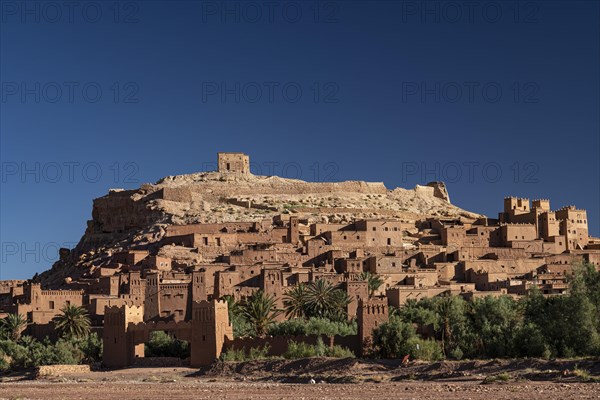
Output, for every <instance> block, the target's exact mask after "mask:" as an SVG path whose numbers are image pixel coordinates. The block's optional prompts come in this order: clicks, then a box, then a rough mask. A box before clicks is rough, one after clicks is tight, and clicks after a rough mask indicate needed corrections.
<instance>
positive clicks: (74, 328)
mask: <svg viewBox="0 0 600 400" xmlns="http://www.w3.org/2000/svg"><path fill="white" fill-rule="evenodd" d="M60 312H61V313H60V314H59V315H57V316H56V317H54V323H55V327H56V330H57V331H58V332H59V334H60V336H62V337H65V338H74V337H84V336H87V335H88V334H89V333H90V325H91V323H90V317H89V316H88V313H87V311H86V310H85V308H83V307H79V306H76V305H71V304H66V305H65V306H63V308H61V309H60Z"/></svg>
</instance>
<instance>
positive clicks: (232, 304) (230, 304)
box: [222, 295, 252, 337]
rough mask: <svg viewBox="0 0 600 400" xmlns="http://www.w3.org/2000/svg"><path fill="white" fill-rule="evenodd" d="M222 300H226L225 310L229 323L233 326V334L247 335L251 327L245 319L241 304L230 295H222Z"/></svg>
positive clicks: (235, 335) (238, 335) (237, 335)
mask: <svg viewBox="0 0 600 400" xmlns="http://www.w3.org/2000/svg"><path fill="white" fill-rule="evenodd" d="M222 300H225V301H226V302H227V312H228V313H229V323H230V324H231V326H232V328H233V336H234V337H244V336H248V335H249V334H250V333H251V332H252V327H251V326H250V324H249V323H248V321H246V317H245V316H244V310H243V307H242V304H241V303H240V302H237V301H235V298H234V297H233V296H231V295H226V296H223V297H222Z"/></svg>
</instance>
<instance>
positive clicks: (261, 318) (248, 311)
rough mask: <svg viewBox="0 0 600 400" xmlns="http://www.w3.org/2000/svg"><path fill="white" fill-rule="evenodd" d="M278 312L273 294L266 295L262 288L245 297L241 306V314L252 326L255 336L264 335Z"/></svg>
mask: <svg viewBox="0 0 600 400" xmlns="http://www.w3.org/2000/svg"><path fill="white" fill-rule="evenodd" d="M280 312H281V311H280V310H277V307H276V305H275V296H272V295H268V294H266V293H265V292H263V291H262V290H259V291H258V292H256V293H254V294H253V295H252V296H250V297H249V298H247V299H246V301H245V302H244V304H243V306H242V314H243V315H244V317H245V318H246V320H247V321H248V323H250V325H251V326H252V328H253V330H254V333H255V334H256V336H264V334H265V333H266V332H267V329H268V328H269V326H270V325H271V324H273V322H274V321H275V318H276V317H277V316H278V315H279V314H280Z"/></svg>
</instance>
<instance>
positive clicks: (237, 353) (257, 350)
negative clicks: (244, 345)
mask: <svg viewBox="0 0 600 400" xmlns="http://www.w3.org/2000/svg"><path fill="white" fill-rule="evenodd" d="M269 349H270V346H269V344H266V345H264V346H263V347H252V348H251V349H250V351H248V353H246V349H229V350H227V351H226V352H224V353H222V354H221V360H222V361H252V360H262V359H265V358H268V355H269Z"/></svg>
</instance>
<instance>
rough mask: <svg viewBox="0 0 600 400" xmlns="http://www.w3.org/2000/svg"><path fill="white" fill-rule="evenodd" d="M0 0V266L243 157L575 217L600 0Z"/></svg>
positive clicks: (21, 268)
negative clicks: (136, 199) (181, 178)
mask: <svg viewBox="0 0 600 400" xmlns="http://www.w3.org/2000/svg"><path fill="white" fill-rule="evenodd" d="M67 4H69V5H65V3H63V2H46V1H27V2H26V3H25V2H22V1H6V0H2V1H1V2H0V45H1V48H0V74H1V77H0V81H1V83H2V87H1V96H2V97H1V99H0V107H1V109H0V133H1V150H0V155H1V165H2V171H1V172H2V174H1V179H2V180H1V185H2V186H1V194H0V198H1V204H0V219H1V227H0V228H1V239H0V241H1V243H2V256H1V278H2V279H12V278H29V277H31V276H32V275H33V274H34V273H36V272H41V271H43V270H45V269H47V268H49V267H50V265H51V264H52V262H53V261H54V260H55V259H56V252H57V248H58V247H60V246H66V247H72V246H73V245H74V244H75V243H76V242H77V241H78V240H79V238H80V237H81V235H82V234H83V232H84V230H85V226H86V220H88V219H90V218H91V209H92V199H93V198H96V197H99V196H102V195H104V194H105V193H106V192H107V191H108V189H109V188H113V187H125V188H134V187H138V186H139V185H140V184H141V183H144V182H155V181H156V180H158V179H159V178H161V177H163V176H167V175H175V174H183V173H191V172H196V171H201V170H206V169H210V168H211V167H212V166H214V162H215V159H216V153H217V152H218V151H243V152H246V153H248V154H249V155H250V157H251V162H252V164H253V166H252V169H253V171H254V172H255V173H263V174H268V173H269V172H271V173H274V174H277V175H282V176H286V177H291V178H301V179H305V180H311V181H314V180H347V179H361V180H367V181H383V182H385V184H386V185H387V186H388V188H393V187H397V186H401V187H409V188H410V187H414V185H415V184H419V183H426V182H427V181H432V180H443V181H446V183H447V185H448V188H449V191H450V196H451V200H452V202H453V203H454V204H456V205H458V206H460V207H463V208H465V209H468V210H471V211H476V212H481V213H485V214H487V215H490V216H496V215H497V212H498V211H500V209H501V207H502V199H503V197H504V196H507V195H516V196H523V197H529V198H532V199H534V198H548V199H550V200H551V204H552V206H553V208H559V207H561V206H564V205H568V204H575V205H577V206H579V207H581V208H585V209H587V211H588V219H589V222H590V230H591V233H592V234H593V235H596V236H598V235H600V210H599V208H600V207H599V204H600V185H599V183H598V182H600V176H599V175H600V164H599V158H598V156H599V153H600V138H599V132H600V125H599V118H600V115H599V112H600V111H599V110H600V99H599V93H600V88H599V73H598V71H599V70H600V65H599V48H600V43H599V37H600V32H599V24H598V20H599V16H600V6H599V3H598V2H596V1H564V2H561V1H540V2H535V1H533V2H528V1H520V2H514V1H488V2H484V3H472V2H462V1H456V2H452V1H451V2H448V1H429V2H421V1H400V0H399V1H337V2H336V1H331V2H330V1H319V2H315V1H284V2H268V1H229V2H223V1H201V0H197V1H161V0H158V1H152V0H150V1H118V2H114V1H81V2H80V1H74V2H71V3H68V2H67Z"/></svg>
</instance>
